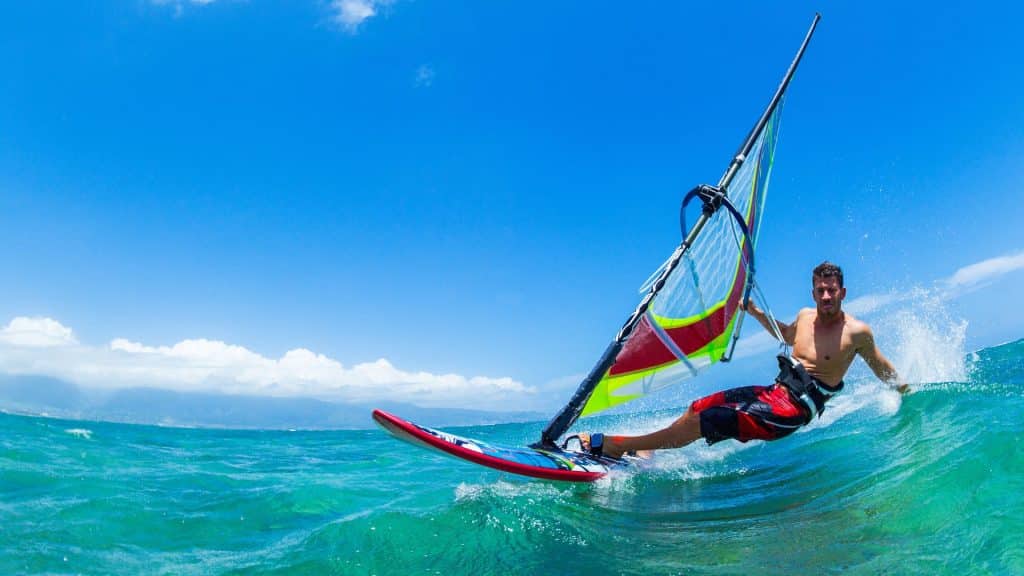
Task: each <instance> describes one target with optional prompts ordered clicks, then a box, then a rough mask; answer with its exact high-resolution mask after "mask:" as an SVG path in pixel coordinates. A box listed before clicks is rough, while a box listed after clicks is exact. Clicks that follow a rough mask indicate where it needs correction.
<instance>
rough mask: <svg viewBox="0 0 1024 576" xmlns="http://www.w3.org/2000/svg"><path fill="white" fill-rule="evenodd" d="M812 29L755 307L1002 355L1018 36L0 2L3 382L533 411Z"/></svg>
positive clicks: (565, 15) (575, 361)
mask: <svg viewBox="0 0 1024 576" xmlns="http://www.w3.org/2000/svg"><path fill="white" fill-rule="evenodd" d="M819 9H820V10H822V11H823V19H822V22H821V24H820V26H819V30H818V33H817V35H816V37H815V39H814V41H813V42H812V45H811V47H810V49H809V51H808V53H807V56H806V58H805V60H804V62H803V64H802V65H801V68H800V70H799V72H798V74H797V76H796V78H795V80H794V83H793V85H792V86H791V89H790V95H789V98H788V100H787V102H786V109H785V114H784V117H783V124H782V132H781V138H780V141H779V146H778V151H777V156H776V164H775V171H774V173H773V177H772V178H773V179H772V188H771V190H770V192H769V199H768V212H767V216H766V217H765V223H764V225H765V229H764V230H765V232H764V233H763V235H762V238H761V244H760V247H759V264H760V283H761V285H762V286H763V287H764V288H765V289H766V290H767V291H768V294H769V296H770V300H771V303H772V305H773V307H774V308H775V310H776V311H777V312H779V313H780V314H781V315H782V316H791V315H793V314H795V312H796V311H797V310H798V309H799V308H800V307H801V306H804V305H807V304H808V303H809V285H808V278H807V276H808V272H807V271H808V270H809V269H810V268H812V267H813V266H814V265H815V264H817V263H818V262H820V261H821V260H823V259H826V258H828V259H832V260H834V261H836V262H838V263H840V264H842V265H843V266H844V268H845V270H846V277H847V284H848V286H849V289H850V295H849V297H850V299H851V300H852V299H854V298H858V297H864V296H872V297H875V296H878V295H884V296H886V297H887V298H888V299H889V300H890V302H891V303H895V304H898V305H902V306H909V305H912V304H913V303H914V302H915V301H916V300H919V298H917V297H915V296H913V295H911V296H909V297H904V295H906V294H909V292H907V290H909V289H910V288H921V289H923V290H924V293H927V294H930V295H933V296H934V295H936V294H938V295H939V297H940V299H941V300H942V302H943V306H944V308H943V310H944V312H943V313H944V314H947V315H948V316H949V317H950V318H953V319H954V320H955V321H956V322H960V321H961V320H963V321H966V322H967V328H966V334H965V341H966V346H967V347H968V348H977V347H980V346H986V345H991V344H995V343H998V342H1002V341H1005V340H1009V339H1015V338H1018V337H1021V336H1024V313H1022V312H1021V309H1020V306H1019V305H1018V300H1019V299H1018V298H1017V296H1018V295H1019V292H1020V290H1019V288H1018V286H1019V283H1020V281H1021V280H1022V279H1024V273H1022V272H1021V269H1022V268H1024V257H1022V256H1021V254H1022V253H1024V232H1022V231H1021V226H1020V223H1021V222H1022V221H1024V201H1022V200H1024V193H1022V190H1021V187H1020V183H1021V182H1022V180H1024V106H1021V105H1020V100H1021V99H1020V93H1021V90H1022V89H1024V72H1022V70H1024V67H1022V66H1020V63H1019V58H1020V55H1021V54H1024V38H1022V35H1021V34H1020V33H1019V30H1018V25H1017V23H1019V22H1020V21H1021V18H1022V16H1024V8H1021V7H1019V6H1018V5H1017V4H1013V3H1002V4H999V5H992V6H983V7H972V8H966V7H963V8H961V7H959V6H955V5H952V4H950V5H942V4H939V5H936V4H933V3H929V4H919V5H918V4H913V3H909V4H898V5H891V4H889V3H884V4H883V3H865V2H856V3H853V2H839V3H830V4H829V5H827V6H820V5H817V4H814V3H807V2H793V3H785V4H779V3H738V4H722V3H719V4H716V5H712V6H688V5H684V4H682V3H678V4H671V5H668V6H664V5H653V6H631V7H629V8H624V7H623V6H622V5H621V3H593V2H590V3H546V4H534V5H517V6H515V7H512V6H501V5H496V4H491V3H468V2H467V3H458V2H455V3H431V2H423V1H418V2H411V1H402V0H395V1H392V2H369V1H355V0H353V1H348V2H324V1H315V0H310V1H308V2H305V1H290V2H264V1H259V0H251V1H247V2H242V1H231V0H215V1H205V2H185V1H173V0H165V1H160V2H153V1H146V0H132V1H125V2H106V3H87V4H81V5H79V4H69V5H61V6H60V8H59V9H54V8H53V6H50V5H46V4H41V3H14V4H12V5H10V6H7V7H6V9H5V17H4V18H3V19H0V262H3V263H4V265H3V266H2V268H0V270H2V274H3V276H2V278H0V325H6V328H4V329H3V330H4V331H3V332H2V333H0V343H2V344H3V350H2V352H3V355H2V356H0V357H2V358H3V360H2V361H0V370H2V371H6V372H9V373H44V374H48V375H54V376H58V377H61V378H66V379H69V380H73V381H76V382H79V383H82V384H87V385H92V386H128V385H140V384H141V385H154V386H161V387H170V388H176V389H188V390H191V389H195V390H209V389H213V390H221V391H225V392H239V393H257V394H261V393H266V394H289V395H303V394H308V395H314V396H323V397H337V398H340V399H345V400H365V401H374V400H377V399H405V400H408V401H413V402H417V403H421V404H435V405H452V406H456V405H457V406H463V407H479V408H490V409H493V408H507V409H524V408H538V409H548V408H551V407H552V406H554V405H557V404H558V403H559V402H561V401H562V400H563V399H564V398H563V396H566V395H567V394H568V392H569V391H571V390H572V389H573V388H574V387H575V380H576V379H577V378H578V376H579V375H580V374H581V373H583V372H585V371H586V370H588V369H589V368H590V366H591V364H592V363H593V362H594V361H595V360H596V358H597V356H598V355H599V354H600V352H601V351H602V350H603V349H604V347H605V346H606V344H607V343H608V341H609V340H610V339H611V337H612V336H613V335H614V333H615V331H616V330H617V329H618V328H619V326H620V324H621V322H622V321H623V320H624V319H625V318H626V316H627V315H628V313H629V312H630V311H631V310H632V308H633V306H634V305H635V304H636V302H637V301H638V298H639V296H638V295H637V292H636V288H637V287H638V286H639V285H640V283H641V282H642V281H643V280H644V279H645V278H646V277H647V275H648V274H649V273H650V272H651V271H652V270H653V269H654V268H655V267H656V266H657V265H658V264H660V263H661V261H662V260H663V259H664V258H665V257H666V256H667V255H668V253H670V252H671V250H672V248H673V247H674V245H675V244H676V243H677V242H678V240H679V237H678V235H679V231H678V224H677V210H678V202H679V200H680V198H681V196H682V194H683V193H685V191H686V190H689V189H690V188H691V187H692V186H693V185H695V184H698V183H701V182H708V183H714V182H717V180H718V178H719V176H720V175H721V173H722V171H723V170H724V168H725V166H726V164H727V162H728V160H729V158H730V156H731V154H732V153H733V152H734V151H735V148H736V146H737V145H738V144H739V143H740V141H741V140H742V138H743V137H744V136H745V135H746V133H747V131H748V130H749V127H750V125H751V124H752V123H753V122H754V120H755V119H756V118H757V116H758V114H759V113H760V111H761V109H762V108H763V107H764V105H765V104H766V102H767V100H768V98H769V97H770V96H771V94H772V92H773V91H774V89H775V86H776V85H777V83H778V81H779V78H780V77H781V75H782V73H783V71H784V70H785V68H786V66H787V65H788V63H789V61H790V59H791V57H792V55H793V53H794V52H795V50H796V48H797V46H798V45H799V42H800V40H801V39H802V37H803V34H804V32H805V30H806V28H807V26H808V24H809V23H810V20H811V18H812V16H813V14H814V12H815V10H819ZM972 266H974V268H971V267H972ZM965 270H966V271H965ZM958 271H960V272H959V273H960V274H961V275H960V276H959V277H958V276H956V274H957V273H958ZM921 293H922V292H914V294H921ZM863 302H865V300H862V303H863ZM870 312H871V313H874V314H877V315H879V320H880V321H881V320H884V317H882V315H884V314H885V312H884V311H883V310H875V309H872V310H870ZM869 319H870V318H869ZM883 325H884V322H883ZM751 333H753V332H751ZM880 336H881V337H882V338H881V339H882V342H883V343H884V344H886V345H888V346H890V347H893V348H895V347H898V346H900V345H901V344H903V343H901V342H900V340H899V339H898V338H894V337H887V336H886V335H880ZM890 355H893V356H896V354H895V353H893V352H891V353H890ZM759 358H760V360H759V361H760V362H762V363H763V364H764V369H765V370H768V371H770V370H771V367H772V362H773V360H772V359H771V357H770V354H769V355H768V356H767V357H765V356H760V357H759ZM765 358H767V359H765ZM716 374H717V375H716V376H715V378H721V380H722V381H723V382H725V383H731V380H734V379H736V378H735V377H731V376H729V373H728V369H723V370H719V371H718V372H717V373H716ZM744 374H747V372H744ZM745 377H746V376H745ZM769 377H770V376H767V375H766V376H765V378H769ZM325 383H326V384H325Z"/></svg>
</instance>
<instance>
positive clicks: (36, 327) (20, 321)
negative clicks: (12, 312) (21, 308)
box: [0, 316, 78, 348]
mask: <svg viewBox="0 0 1024 576" xmlns="http://www.w3.org/2000/svg"><path fill="white" fill-rule="evenodd" d="M0 342H2V343H4V344H9V345H11V346H18V347H22V348H52V347H55V346H69V345H73V344H77V343H78V341H77V340H75V335H74V333H73V332H72V331H71V329H70V328H67V327H65V326H63V325H62V324H61V323H60V322H57V321H56V320H51V319H49V318H38V317H36V318H29V317H25V316H19V317H17V318H14V319H13V320H11V321H10V322H9V323H8V324H7V326H5V327H4V328H3V329H2V330H0Z"/></svg>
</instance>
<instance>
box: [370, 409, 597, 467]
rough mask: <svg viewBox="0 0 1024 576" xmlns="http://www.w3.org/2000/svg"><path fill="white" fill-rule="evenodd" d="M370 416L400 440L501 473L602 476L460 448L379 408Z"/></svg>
mask: <svg viewBox="0 0 1024 576" xmlns="http://www.w3.org/2000/svg"><path fill="white" fill-rule="evenodd" d="M373 419H374V421H376V422H377V424H379V425H380V426H381V428H384V429H385V430H387V431H388V432H389V433H391V434H392V435H393V436H395V437H396V438H398V439H399V440H404V441H406V442H411V443H413V444H416V445H417V446H422V447H426V448H433V449H436V450H440V451H442V452H447V453H448V454H451V455H452V456H455V457H458V458H461V459H463V460H468V461H470V462H475V463H477V464H482V465H484V466H488V467H490V468H494V469H497V470H502V471H504V472H512V473H514V474H522V475H523V476H531V477H533V478H543V479H545V480H563V481H566V482H593V481H594V480H597V479H598V478H601V477H602V476H604V475H605V473H604V472H585V471H573V470H560V469H556V468H541V467H539V466H531V465H529V464H520V463H518V462H512V461H511V460H502V459H501V458H495V457H494V456H488V455H486V454H481V453H479V452H476V451H474V450H469V449H468V448H463V447H461V446H457V445H455V444H452V443H450V442H446V441H445V440H443V439H441V438H438V437H436V436H433V435H431V434H428V433H426V432H424V431H423V430H420V429H419V428H417V427H416V426H415V425H413V424H412V423H411V422H406V421H405V420H402V419H401V418H399V417H397V416H394V415H391V414H388V413H387V412H384V411H381V410H374V411H373Z"/></svg>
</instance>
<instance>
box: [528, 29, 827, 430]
mask: <svg viewBox="0 0 1024 576" xmlns="http://www.w3.org/2000/svg"><path fill="white" fill-rule="evenodd" d="M819 19H820V15H815V17H814V21H813V22H812V23H811V27H810V29H809V30H808V31H807V35H806V36H805V37H804V41H803V43H802V44H801V45H800V49H799V50H798V51H797V54H796V57H795V58H794V59H793V62H792V63H791V64H790V66H789V69H788V70H787V71H786V75H785V76H784V77H783V80H782V83H781V84H779V87H778V89H777V90H776V92H775V95H774V96H773V97H772V99H771V101H770V102H769V104H768V107H767V108H766V109H765V111H764V113H763V114H762V115H761V117H760V118H759V119H758V121H757V123H756V124H755V125H754V128H753V129H752V130H751V131H750V134H748V136H747V138H746V139H745V140H744V141H743V144H742V145H741V146H740V148H739V151H738V152H737V153H736V155H735V157H734V158H733V159H732V162H730V164H729V167H728V168H727V169H726V171H725V174H724V175H723V176H722V179H721V180H720V181H719V182H718V185H717V186H714V187H711V186H701V187H698V189H695V190H694V192H691V195H693V194H696V193H698V191H700V192H701V194H702V195H701V198H702V200H703V201H704V202H705V207H704V208H705V209H704V210H703V211H702V215H701V217H700V218H699V219H698V220H697V223H696V224H695V225H694V227H693V229H692V230H690V231H687V230H684V234H685V235H686V236H685V238H684V240H683V242H682V243H681V244H680V245H679V246H678V247H677V248H676V250H675V251H674V252H673V253H672V255H671V256H670V257H669V259H668V260H666V262H665V263H664V264H663V265H662V266H661V267H660V268H659V269H658V270H657V271H656V272H655V274H654V275H653V276H652V278H653V280H652V281H651V282H650V283H649V284H648V285H647V286H646V288H648V290H647V294H646V296H645V297H644V298H643V300H642V301H641V302H640V304H639V305H638V306H637V308H636V310H634V311H633V314H632V315H631V316H630V317H629V319H628V320H627V321H626V323H625V325H623V327H622V329H621V330H620V331H619V333H618V334H617V335H616V337H615V340H614V341H612V343H611V344H610V345H609V346H608V349H607V350H605V352H604V354H603V355H602V356H601V359H600V360H599V361H598V362H597V364H596V365H595V366H594V368H593V369H592V370H591V371H590V373H589V374H588V375H587V377H586V378H585V379H584V380H583V382H582V383H580V386H579V388H577V390H576V393H575V394H573V397H572V398H571V399H570V400H569V402H568V403H567V404H566V406H565V407H564V408H562V410H561V411H559V413H558V414H556V415H555V417H554V418H553V419H552V420H551V422H550V423H548V425H547V427H545V429H544V432H543V433H542V435H541V440H540V442H539V443H538V445H539V446H550V445H554V444H555V443H556V442H557V440H558V438H559V437H560V436H561V435H562V434H563V433H564V432H565V431H566V430H568V429H569V427H570V426H572V424H573V422H575V421H576V419H577V418H579V417H580V416H583V415H587V414H594V413H597V412H600V411H602V410H606V409H608V408H611V407H613V406H618V405H620V404H623V403H625V402H629V401H630V400H634V399H636V398H640V397H642V396H644V395H645V394H648V393H650V392H653V391H655V390H659V389H661V388H664V387H666V386H669V385H671V384H674V383H676V382H680V381H682V380H686V379H688V378H691V377H693V376H695V375H696V374H698V373H699V372H700V371H701V370H704V369H705V368H707V367H709V366H711V365H712V364H714V363H716V362H719V361H721V360H722V359H723V357H727V355H728V354H731V346H732V344H733V342H734V340H733V335H734V333H735V332H736V331H737V326H738V324H739V323H740V321H741V320H742V317H743V312H742V310H741V308H742V307H743V304H744V302H745V299H746V297H747V296H748V295H749V293H750V287H751V284H752V282H753V273H754V269H753V254H754V250H753V249H754V248H755V246H756V243H757V237H758V235H759V233H760V229H761V218H762V215H763V213H764V202H765V198H766V193H767V190H768V181H769V178H770V176H771V170H772V164H773V161H774V159H775V143H776V140H777V138H778V133H779V121H780V118H781V115H782V99H783V96H784V95H785V91H786V88H787V87H788V86H789V81H790V80H791V79H792V77H793V74H794V73H795V72H796V67H797V65H798V64H799V63H800V59H801V58H802V57H803V54H804V51H805V50H806V49H807V45H808V43H809V42H810V40H811V36H812V35H813V34H814V29H815V27H816V26H817V24H818V20H819ZM689 197H690V195H688V198H689Z"/></svg>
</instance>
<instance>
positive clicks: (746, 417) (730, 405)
mask: <svg viewBox="0 0 1024 576" xmlns="http://www.w3.org/2000/svg"><path fill="white" fill-rule="evenodd" d="M690 410H692V411H693V412H695V413H697V414H699V415H700V435H701V436H703V437H704V439H705V440H707V443H708V444H714V443H715V442H720V441H722V440H726V439H728V438H734V439H736V440H739V441H740V442H747V441H749V440H777V439H779V438H782V437H784V436H788V435H790V434H792V433H793V432H795V431H796V429H797V428H799V427H801V426H803V425H804V424H806V423H807V421H808V418H807V409H806V408H805V407H804V406H803V405H801V404H798V401H797V400H795V399H794V398H793V397H792V396H791V395H790V393H789V390H787V389H786V388H785V387H784V386H782V385H781V384H778V383H776V384H773V385H771V386H745V387H742V388H733V389H731V390H725V391H723V392H716V393H715V394H712V395H710V396H705V397H704V398H701V399H699V400H697V401H695V402H694V403H693V404H691V405H690Z"/></svg>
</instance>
